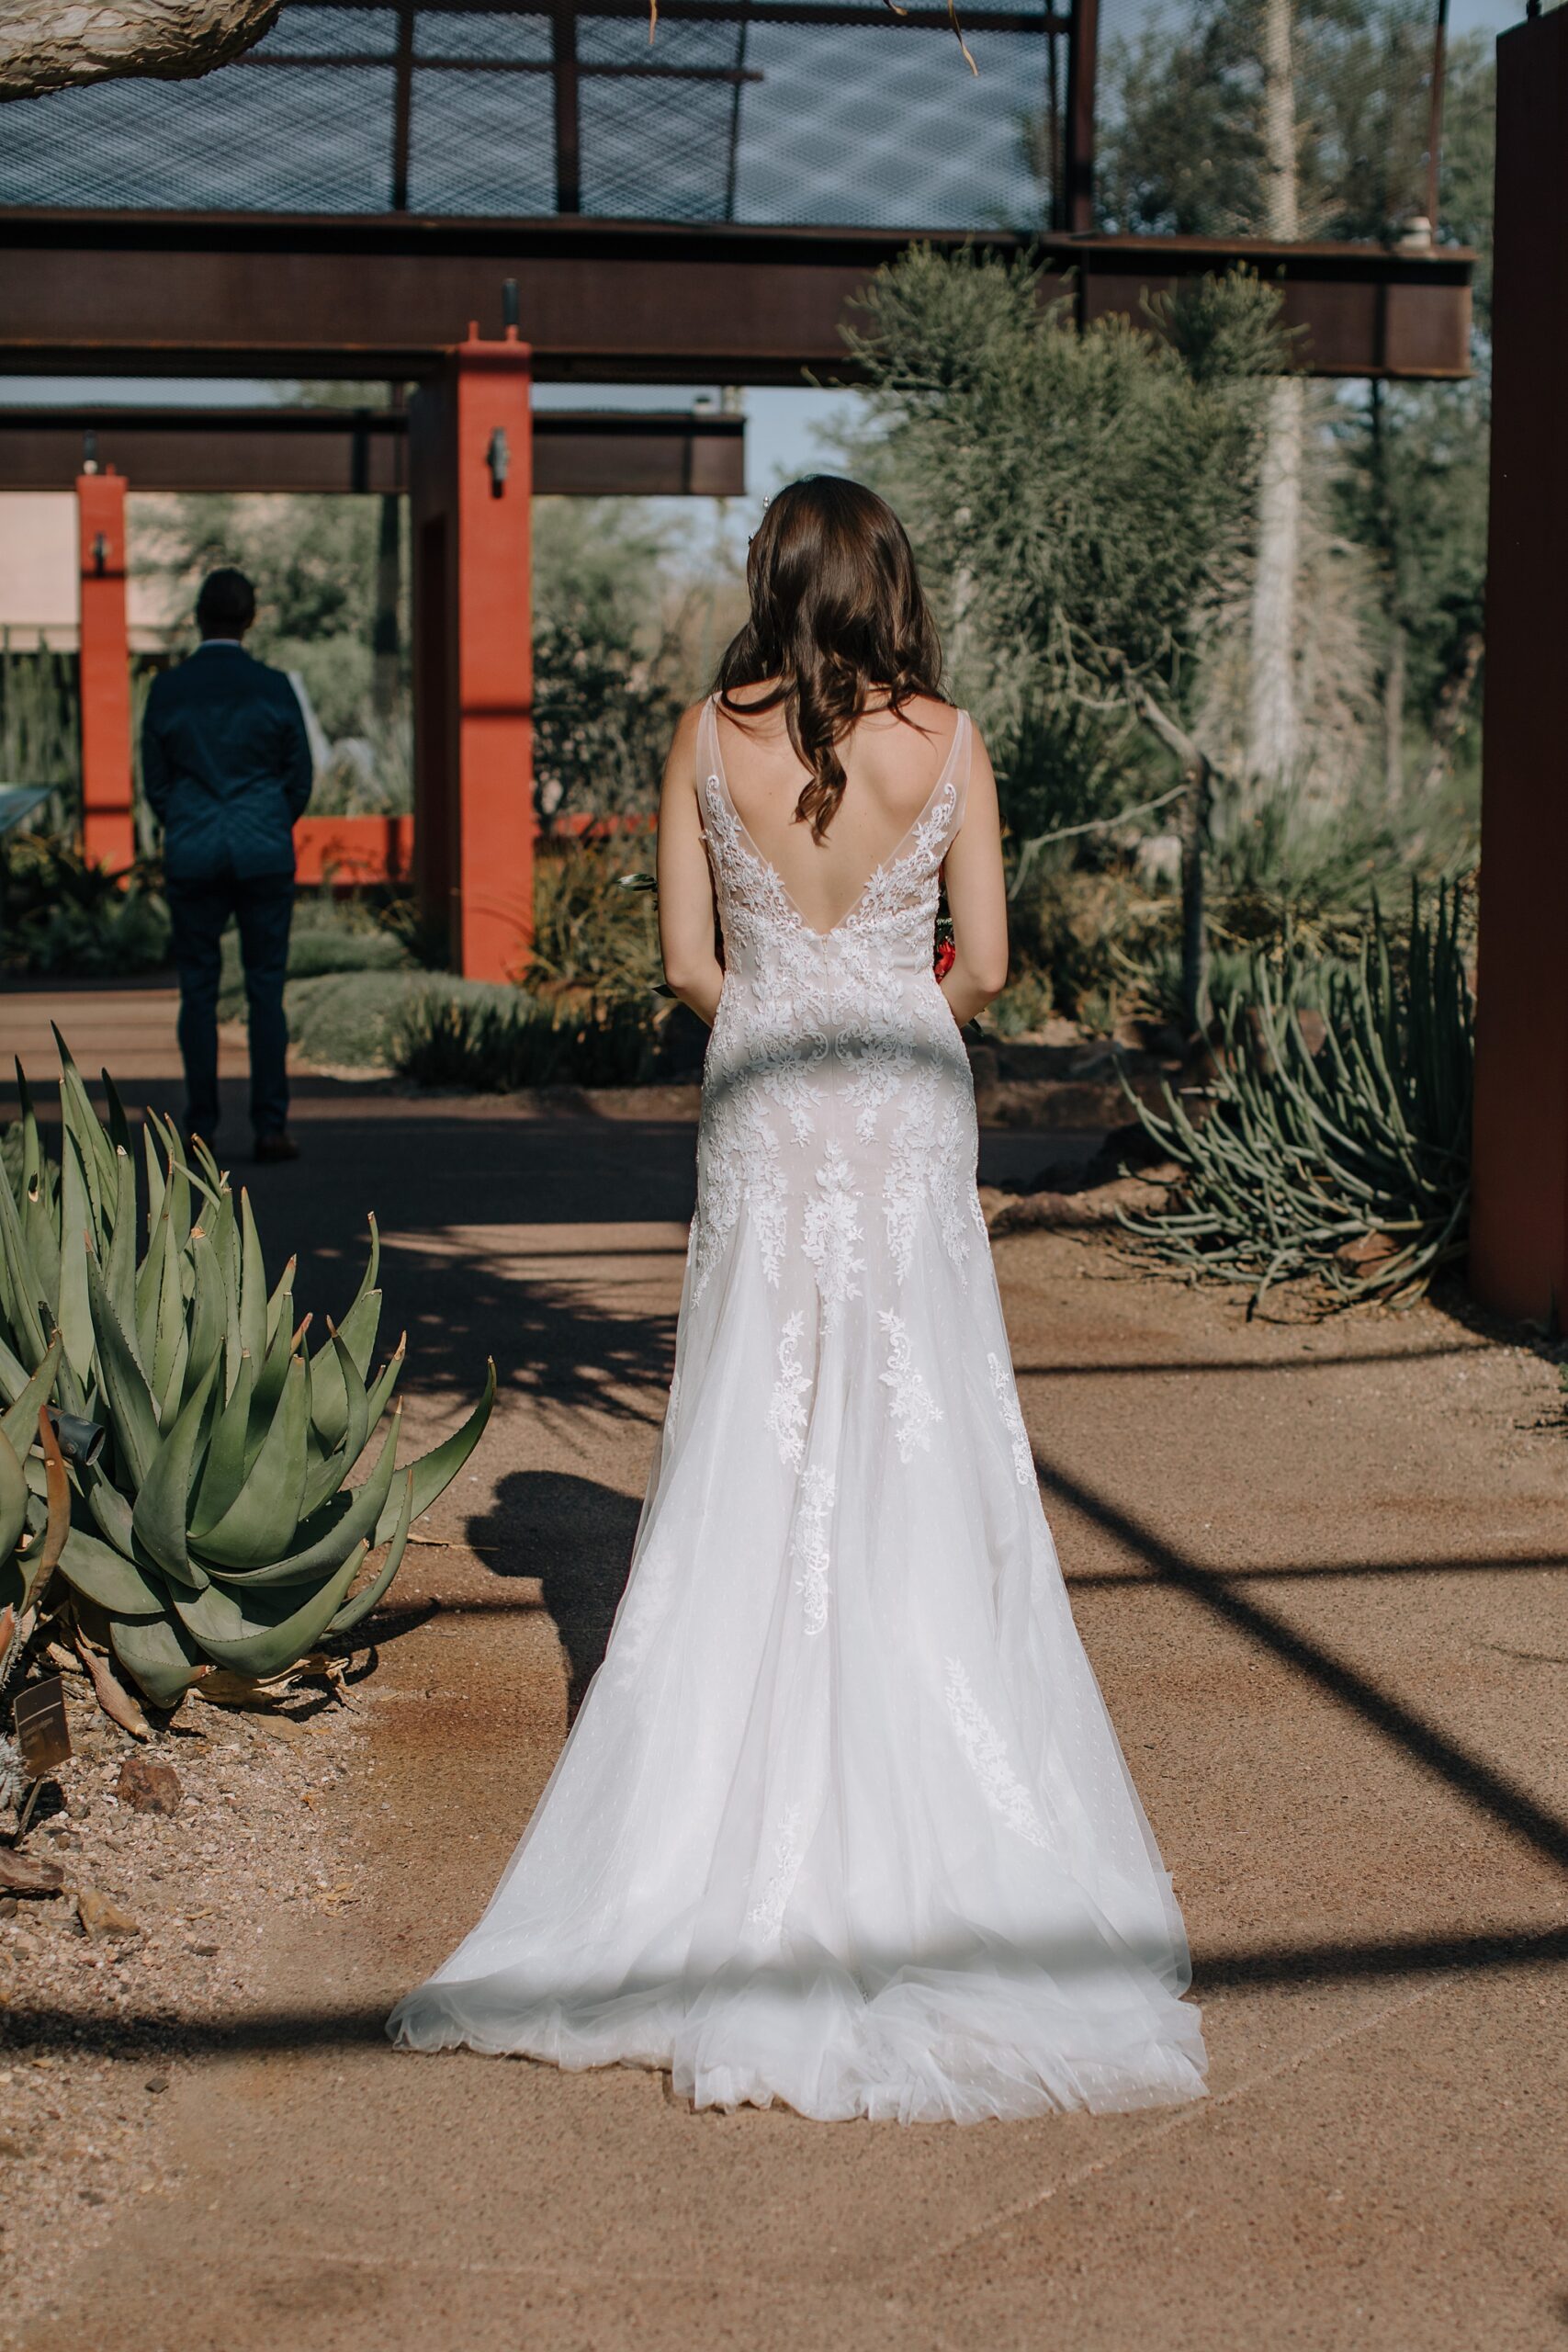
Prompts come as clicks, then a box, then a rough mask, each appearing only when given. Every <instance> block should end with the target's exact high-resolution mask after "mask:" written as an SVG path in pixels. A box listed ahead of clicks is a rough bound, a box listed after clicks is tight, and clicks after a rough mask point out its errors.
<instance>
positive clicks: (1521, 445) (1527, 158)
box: [1470, 10, 1568, 1323]
mask: <svg viewBox="0 0 1568 2352" xmlns="http://www.w3.org/2000/svg"><path fill="white" fill-rule="evenodd" d="M1493 317H1494V322H1495V324H1494V345H1493V349H1494V365H1493V399H1492V491H1491V505H1490V515H1489V524H1488V533H1489V543H1488V548H1487V584H1486V737H1485V757H1484V773H1483V783H1482V801H1481V893H1480V955H1479V960H1478V969H1477V978H1476V1065H1475V1204H1474V1210H1473V1215H1472V1223H1471V1241H1470V1286H1471V1288H1472V1291H1473V1292H1474V1293H1475V1295H1476V1296H1477V1297H1478V1298H1480V1299H1483V1300H1484V1301H1485V1303H1486V1304H1487V1305H1488V1306H1495V1307H1498V1308H1500V1309H1501V1310H1502V1311H1503V1312H1504V1313H1505V1314H1508V1315H1516V1316H1520V1317H1531V1318H1536V1319H1540V1320H1541V1321H1547V1320H1549V1319H1550V1318H1551V1317H1553V1316H1555V1317H1557V1318H1558V1319H1559V1320H1560V1321H1562V1322H1564V1323H1568V963H1565V960H1564V948H1565V944H1568V733H1565V731H1564V726H1563V718H1562V647H1563V644H1564V642H1565V640H1568V568H1565V566H1564V562H1563V548H1564V546H1565V544H1568V438H1565V436H1564V434H1563V429H1562V387H1563V384H1564V382H1565V381H1568V12H1564V11H1558V10H1553V11H1551V13H1550V14H1548V15H1544V16H1541V17H1537V18H1535V19H1533V20H1531V21H1529V22H1527V23H1525V24H1522V25H1517V26H1515V27H1514V28H1512V29H1511V30H1510V31H1508V32H1506V33H1504V34H1503V35H1502V37H1501V38H1500V40H1498V43H1497V204H1496V215H1495V291H1494V298H1493Z"/></svg>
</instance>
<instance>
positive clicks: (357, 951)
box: [218, 902, 411, 1021]
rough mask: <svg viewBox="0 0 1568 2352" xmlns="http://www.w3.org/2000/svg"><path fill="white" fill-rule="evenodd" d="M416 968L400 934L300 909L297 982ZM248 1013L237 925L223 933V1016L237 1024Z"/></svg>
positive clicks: (293, 970) (293, 955) (293, 945)
mask: <svg viewBox="0 0 1568 2352" xmlns="http://www.w3.org/2000/svg"><path fill="white" fill-rule="evenodd" d="M410 968H411V965H410V958H409V955H408V951H407V949H406V948H405V947H404V945H403V944H402V942H401V940H400V938H398V937H397V935H396V934H395V933H393V932H391V931H387V930H383V929H382V928H381V927H380V926H379V925H378V924H377V923H375V922H370V921H368V920H365V919H355V918H353V917H348V918H346V919H341V920H333V919H332V917H331V916H327V917H326V918H325V919H323V917H322V916H321V915H320V914H317V913H315V912H314V910H311V909H310V906H309V902H306V904H305V905H302V906H301V907H300V908H299V910H297V911H296V913H295V918H294V928H293V930H292V932H291V933H290V934H289V940H288V977H289V979H290V980H291V981H292V980H313V979H321V978H324V977H325V976H327V975H328V974H330V973H334V972H395V971H406V970H408V969H410ZM244 1010H245V976H244V971H243V967H242V964H241V960H240V934H239V933H238V931H237V930H236V929H235V928H234V927H233V926H232V925H231V926H230V928H229V930H228V931H226V932H225V933H224V934H223V978H222V983H221V987H220V992H219V999H218V1011H219V1017H220V1019H221V1020H224V1021H237V1020H239V1019H241V1017H242V1016H243V1012H244Z"/></svg>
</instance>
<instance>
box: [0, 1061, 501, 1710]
mask: <svg viewBox="0 0 1568 2352" xmlns="http://www.w3.org/2000/svg"><path fill="white" fill-rule="evenodd" d="M57 1035H58V1033H57ZM60 1044H61V1062H62V1072H61V1082H60V1095H61V1113H62V1134H61V1159H60V1164H59V1166H58V1168H56V1166H55V1165H54V1163H53V1162H52V1160H51V1158H50V1156H49V1154H48V1152H47V1151H46V1150H45V1149H44V1148H43V1145H42V1141H41V1138H40V1136H39V1125H38V1120H37V1118H36V1116H35V1114H34V1110H33V1105H32V1103H31V1100H30V1098H29V1096H28V1090H27V1086H26V1081H25V1080H24V1079H23V1077H22V1073H21V1070H20V1069H19V1068H18V1070H17V1080H18V1083H19V1085H20V1088H21V1098H22V1155H21V1168H20V1172H19V1182H18V1183H17V1187H16V1189H15V1190H13V1187H12V1185H11V1184H10V1182H6V1181H4V1180H0V1393H4V1394H5V1395H6V1397H10V1398H11V1399H12V1400H13V1407H12V1409H13V1413H16V1412H20V1411H23V1410H24V1408H25V1409H26V1410H27V1411H30V1412H31V1414H32V1415H33V1417H34V1419H36V1416H37V1412H38V1408H39V1405H40V1404H41V1403H42V1402H43V1401H44V1398H45V1397H47V1396H49V1395H50V1394H51V1392H52V1393H53V1395H54V1396H55V1397H56V1398H57V1399H58V1402H59V1404H60V1406H61V1408H62V1410H63V1411H64V1412H65V1413H67V1414H71V1415H75V1416H77V1417H79V1418H80V1419H85V1420H89V1421H96V1422H99V1423H101V1424H102V1425H103V1426H104V1427H105V1429H106V1430H107V1442H106V1443H105V1445H104V1448H103V1451H102V1453H101V1454H100V1456H99V1458H98V1459H97V1460H96V1461H88V1460H86V1459H85V1458H81V1457H80V1456H79V1457H78V1458H77V1459H76V1460H75V1461H73V1463H72V1464H71V1471H70V1476H71V1487H72V1508H71V1523H70V1530H69V1532H68V1533H67V1534H66V1535H65V1536H64V1540H63V1544H62V1548H61V1550H60V1554H59V1569H60V1574H61V1577H62V1578H63V1579H64V1580H65V1583H66V1585H67V1586H68V1588H69V1592H70V1599H71V1604H72V1607H73V1611H74V1613H75V1615H76V1618H77V1620H78V1623H79V1625H80V1627H81V1630H82V1632H83V1633H84V1634H85V1637H86V1639H87V1640H88V1641H89V1642H90V1643H94V1644H96V1645H98V1646H99V1647H100V1648H102V1649H105V1650H107V1651H110V1652H112V1654H113V1656H114V1657H115V1659H116V1660H117V1661H118V1665H119V1667H120V1668H122V1669H123V1670H124V1672H125V1673H126V1674H127V1675H128V1676H129V1677H130V1679H132V1680H133V1681H134V1682H136V1683H137V1684H138V1685H139V1686H140V1688H141V1691H143V1692H144V1693H145V1695H146V1697H147V1698H148V1699H149V1700H151V1701H152V1703H153V1704H154V1705H156V1706H159V1707H164V1708H170V1707H174V1706H176V1705H177V1704H178V1703H179V1701H180V1700H181V1698H182V1697H183V1696H184V1694H185V1692H186V1691H187V1690H188V1688H189V1687H190V1685H191V1683H192V1682H193V1681H194V1680H195V1679H197V1677H198V1676H199V1675H200V1674H202V1673H203V1672H204V1671H205V1670H206V1669H207V1668H209V1667H221V1668H227V1669H229V1670H230V1671H231V1672H232V1673H236V1674H240V1675H243V1676H247V1677H250V1678H253V1679H256V1680H266V1679H272V1678H275V1677H276V1676H278V1675H280V1674H282V1673H284V1672H286V1671H287V1670H288V1668H289V1667H291V1666H292V1665H294V1664H295V1663H296V1662H297V1661H298V1660H299V1658H300V1657H303V1656H304V1655H305V1653H307V1652H308V1651H310V1650H312V1649H314V1648H315V1647H316V1646H317V1645H319V1644H320V1643H321V1642H322V1641H323V1640H325V1639H327V1638H329V1637H331V1636H333V1635H336V1634H344V1633H345V1632H347V1631H348V1630H350V1629H351V1628H352V1627H353V1626H355V1625H356V1624H357V1623H359V1622H360V1620H361V1619H362V1618H364V1617H365V1616H367V1614H368V1612H369V1611H370V1610H372V1609H373V1608H374V1607H375V1605H376V1603H377V1602H378V1600H380V1598H381V1596H382V1594H383V1593H384V1592H385V1591H386V1589H387V1588H388V1586H389V1584H390V1582H391V1580H392V1578H393V1577H394V1576H395V1575H396V1574H397V1571H398V1568H399V1566H400V1563H401V1560H402V1556H403V1551H404V1547H405V1545H406V1544H407V1541H408V1534H409V1529H410V1527H411V1525H412V1521H414V1519H416V1518H417V1517H418V1516H419V1514H420V1512H421V1511H423V1510H426V1509H428V1507H429V1505H430V1504H431V1503H432V1502H434V1500H435V1498H436V1497H437V1496H438V1495H440V1494H441V1493H442V1492H443V1491H444V1490H445V1489H446V1487H447V1486H449V1485H450V1483H451V1481H452V1480H453V1479H454V1478H455V1477H456V1476H457V1473H458V1471H459V1470H460V1469H461V1468H462V1466H463V1464H465V1463H466V1462H467V1461H468V1457H469V1455H470V1454H471V1453H472V1452H473V1450H474V1447H475V1446H476V1445H477V1444H478V1442H479V1437H480V1435H481V1433H482V1431H483V1430H484V1427H485V1424H486V1422H487V1421H488V1419H489V1418H490V1412H491V1405H492V1404H493V1402H494V1397H495V1370H494V1366H493V1365H491V1368H490V1372H489V1376H488V1378H487V1380H486V1384H485V1388H484V1392H483V1394H482V1396H481V1397H480V1398H479V1402H478V1404H477V1405H476V1406H475V1407H474V1408H473V1410H472V1411H471V1412H470V1413H469V1415H468V1419H466V1420H465V1421H464V1423H463V1425H462V1427H461V1428H460V1429H458V1430H456V1431H454V1433H453V1434H452V1435H451V1436H450V1437H449V1438H447V1439H446V1441H445V1442H444V1443H442V1444H440V1445H438V1446H436V1447H435V1448H434V1450H433V1451H432V1452H431V1453H426V1454H423V1455H422V1456H421V1457H420V1458H419V1459H418V1460H417V1461H415V1462H413V1463H412V1464H407V1465H406V1466H404V1467H402V1468H400V1467H399V1466H398V1463H397V1444H398V1432H399V1422H400V1410H401V1408H400V1407H398V1406H395V1405H393V1402H392V1394H393V1390H394V1389H395V1387H396V1385H397V1381H398V1375H399V1374H400V1370H401V1368H402V1362H403V1353H404V1341H403V1340H399V1342H398V1344H397V1346H396V1347H395V1348H394V1349H393V1350H392V1351H391V1352H390V1353H389V1355H388V1357H387V1358H386V1360H385V1362H384V1363H381V1364H380V1366H379V1368H378V1369H377V1370H375V1371H374V1372H373V1371H372V1366H373V1364H374V1363H375V1361H376V1349H377V1339H378V1331H379V1327H380V1317H381V1294H380V1291H379V1289H378V1287H377V1276H378V1267H379V1257H380V1250H379V1242H378V1236H377V1232H376V1225H375V1220H374V1218H372V1219H371V1221H370V1250H369V1258H368V1261H367V1266H366V1270H365V1275H364V1279H363V1281H362V1282H361V1283H360V1286H359V1290H358V1292H357V1294H356V1295H355V1299H354V1301H353V1304H352V1305H351V1306H350V1307H349V1309H348V1312H347V1313H346V1314H345V1315H344V1317H343V1319H342V1321H341V1322H340V1323H339V1324H337V1325H336V1326H335V1327H334V1326H333V1325H332V1324H330V1323H329V1324H328V1327H327V1334H326V1339H325V1342H324V1344H323V1345H321V1346H320V1347H318V1348H317V1349H315V1350H314V1351H312V1350H311V1348H310V1317H308V1316H307V1317H304V1318H303V1319H302V1320H301V1321H300V1322H299V1324H298V1325H297V1324H296V1322H295V1312H294V1298H293V1279H294V1261H293V1260H292V1259H291V1260H290V1261H288V1265H287V1266H286V1267H285V1268H284V1269H283V1272H282V1273H281V1275H280V1276H279V1278H278V1280H277V1281H276V1283H270V1282H269V1278H268V1275H267V1271H266V1267H265V1260H264V1257H263V1252H262V1246H261V1239H260V1236H259V1234H258V1232H257V1230H256V1224H255V1219H254V1216H253V1214H252V1211H251V1205H250V1201H249V1199H248V1197H247V1195H246V1194H245V1193H244V1192H243V1191H242V1192H241V1193H240V1194H239V1197H238V1199H237V1200H236V1198H235V1195H234V1192H233V1189H232V1187H231V1185H230V1183H229V1182H228V1179H227V1177H226V1176H225V1175H224V1174H223V1173H222V1171H221V1170H220V1168H219V1167H218V1165H217V1163H216V1161H215V1160H214V1159H212V1157H211V1155H210V1153H209V1152H207V1151H206V1150H205V1149H204V1148H203V1147H201V1146H200V1145H199V1144H197V1145H196V1146H195V1147H194V1148H193V1149H192V1151H191V1153H190V1154H189V1155H188V1156H187V1154H186V1151H185V1149H184V1148H183V1146H182V1143H181V1140H180V1136H179V1134H178V1131H177V1130H176V1129H175V1127H174V1126H173V1125H171V1124H170V1123H169V1122H167V1121H162V1120H160V1119H158V1118H157V1117H156V1116H155V1114H148V1117H147V1120H146V1123H145V1125H144V1128H143V1134H142V1142H143V1154H142V1159H143V1171H142V1182H141V1183H140V1184H139V1182H138V1171H137V1164H136V1160H135V1158H134V1156H133V1152H132V1146H131V1141H130V1130H129V1125H128V1123H127V1121H126V1118H125V1114H124V1112H123V1109H122V1108H121V1105H120V1103H119V1100H118V1096H117V1094H116V1092H115V1091H114V1088H113V1085H112V1083H111V1082H110V1081H109V1080H108V1077H107V1072H106V1073H105V1079H104V1084H105V1089H106V1094H107V1103H108V1117H107V1122H105V1121H102V1120H100V1119H99V1118H98V1117H97V1115H96V1113H95V1111H94V1109H93V1105H92V1103H91V1100H90V1098H89V1096H88V1094H87V1091H86V1089H85V1086H84V1084H83V1082H82V1080H81V1077H80V1075H79V1073H78V1072H77V1069H76V1068H75V1065H74V1063H73V1061H72V1059H71V1057H70V1054H69V1052H68V1051H67V1050H66V1048H65V1046H64V1043H63V1041H60ZM143 1244H144V1246H143ZM378 1441H379V1443H378V1451H376V1452H375V1458H374V1461H373V1464H372V1466H371V1467H370V1469H369V1471H368V1473H367V1475H366V1476H364V1477H363V1479H362V1480H361V1482H360V1483H359V1484H357V1485H351V1484H350V1481H351V1480H352V1479H353V1478H354V1477H355V1472H356V1471H357V1470H358V1469H359V1468H360V1465H361V1464H363V1463H364V1462H365V1460H366V1457H367V1454H369V1453H371V1452H372V1450H373V1449H375V1448H376V1447H377V1442H378ZM40 1475H41V1474H40ZM25 1480H26V1474H24V1482H25ZM13 1484H14V1482H13ZM6 1491H7V1489H6V1467H5V1463H4V1458H3V1457H0V1518H3V1516H4V1511H5V1508H6V1504H5V1497H6ZM3 1532H4V1527H3V1525H0V1533H3ZM382 1547H384V1550H383V1555H382V1557H381V1559H380V1561H379V1563H378V1565H377V1566H375V1568H374V1571H373V1572H371V1573H367V1574H365V1575H364V1577H363V1580H361V1578H362V1571H366V1570H367V1564H368V1563H369V1560H370V1555H371V1554H372V1553H373V1552H375V1551H377V1550H378V1549H381V1548H382Z"/></svg>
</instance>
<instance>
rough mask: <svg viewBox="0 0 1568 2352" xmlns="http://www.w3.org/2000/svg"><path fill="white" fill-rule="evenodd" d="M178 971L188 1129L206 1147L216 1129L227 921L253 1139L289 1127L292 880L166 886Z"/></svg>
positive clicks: (274, 877) (233, 879)
mask: <svg viewBox="0 0 1568 2352" xmlns="http://www.w3.org/2000/svg"><path fill="white" fill-rule="evenodd" d="M165 888H166V892H167V897H168V903H169V916H170V920H171V922H172V925H173V931H174V938H173V943H172V944H173V947H174V955H175V970H176V971H177V972H178V974H179V979H180V1054H181V1057H182V1058H183V1060H184V1062H185V1069H186V1125H187V1127H188V1128H189V1129H190V1131H191V1132H192V1133H193V1134H195V1135H198V1136H200V1137H201V1138H202V1140H203V1142H204V1143H210V1142H211V1140H212V1138H213V1136H214V1135H215V1134H216V1133H217V1130H218V987H219V979H220V973H221V971H222V961H223V958H222V944H221V943H222V938H223V933H224V931H225V929H226V927H227V925H228V922H229V918H230V916H231V915H232V916H233V917H234V918H235V920H236V922H238V924H239V927H240V957H241V961H242V962H243V965H244V969H245V996H246V1001H247V1003H248V1006H249V1011H250V1026H251V1125H252V1126H253V1127H254V1130H255V1132H256V1135H257V1136H258V1137H260V1136H276V1135H281V1134H282V1132H283V1130H284V1128H285V1127H286V1126H287V1125H288V1071H287V1068H286V1059H285V1057H286V1056H287V1053H288V1023H287V1022H286V1021H285V1019H284V1013H283V983H284V980H285V979H286V978H287V977H288V927H289V924H290V922H292V920H293V915H294V876H292V874H259V875H252V876H246V877H243V878H242V877H241V876H238V875H234V874H230V875H227V876H218V877H217V878H215V879H213V880H211V881H206V882H176V881H172V880H171V881H170V882H168V883H167V884H166V886H165Z"/></svg>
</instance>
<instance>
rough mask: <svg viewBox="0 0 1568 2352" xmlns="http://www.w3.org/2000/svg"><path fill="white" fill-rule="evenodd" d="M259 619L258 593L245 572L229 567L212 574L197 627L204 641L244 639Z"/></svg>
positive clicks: (200, 604) (200, 600) (205, 583)
mask: <svg viewBox="0 0 1568 2352" xmlns="http://www.w3.org/2000/svg"><path fill="white" fill-rule="evenodd" d="M255 616H256V592H255V590H254V588H253V587H252V586H251V583H250V582H249V581H248V580H247V579H246V578H245V575H244V573H243V571H235V570H234V569H233V567H232V565H230V564H225V565H224V566H223V567H222V569H221V570H220V571H209V573H208V575H207V577H206V579H205V580H204V581H203V582H202V583H201V594H199V595H198V596H197V600H196V625H197V628H198V629H199V630H200V631H201V633H202V635H203V637H240V636H243V633H244V631H245V630H246V629H248V628H249V627H250V625H251V623H252V622H253V621H254V618H255Z"/></svg>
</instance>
